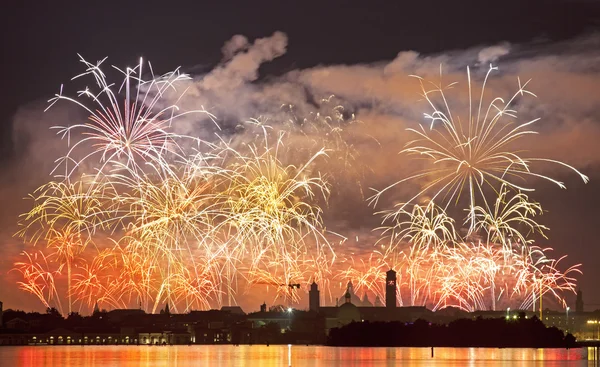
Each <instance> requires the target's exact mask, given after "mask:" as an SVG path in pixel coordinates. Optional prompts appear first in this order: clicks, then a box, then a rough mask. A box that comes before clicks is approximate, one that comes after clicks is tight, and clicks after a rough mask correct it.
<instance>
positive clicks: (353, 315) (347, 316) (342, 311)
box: [337, 303, 360, 324]
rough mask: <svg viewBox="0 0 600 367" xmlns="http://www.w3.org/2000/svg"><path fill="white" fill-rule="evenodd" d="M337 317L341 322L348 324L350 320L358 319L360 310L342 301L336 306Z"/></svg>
mask: <svg viewBox="0 0 600 367" xmlns="http://www.w3.org/2000/svg"><path fill="white" fill-rule="evenodd" d="M337 318H338V320H339V322H340V323H342V324H349V323H351V322H352V321H360V311H359V310H358V307H356V306H354V305H353V304H352V303H344V304H343V305H341V306H340V307H338V313H337Z"/></svg>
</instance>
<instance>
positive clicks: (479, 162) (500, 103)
mask: <svg viewBox="0 0 600 367" xmlns="http://www.w3.org/2000/svg"><path fill="white" fill-rule="evenodd" d="M494 70H496V68H495V67H492V66H490V69H489V70H488V72H487V74H486V76H485V79H484V81H483V87H482V89H481V94H480V96H479V99H478V100H474V99H473V98H472V93H473V87H472V83H471V74H470V71H469V69H467V75H468V89H469V113H468V116H466V117H464V118H462V119H461V118H460V117H459V116H456V115H453V114H452V111H451V109H450V103H449V102H448V99H447V97H446V94H445V92H446V91H447V90H448V89H450V88H452V87H453V86H454V85H455V84H456V83H450V84H448V85H443V84H442V83H441V82H440V84H439V85H436V84H434V83H430V85H432V86H433V87H431V88H428V85H429V84H427V83H426V82H425V81H424V80H423V79H422V78H420V77H417V78H418V79H419V82H420V83H421V90H422V95H423V97H424V98H425V100H426V101H427V103H428V104H429V105H430V106H431V108H432V112H431V113H425V114H424V115H425V118H426V119H427V120H429V121H430V124H429V126H424V125H422V124H420V125H419V127H418V128H416V129H412V128H410V129H408V131H409V132H411V133H412V134H414V135H415V139H414V140H412V141H410V142H409V143H407V145H406V147H405V148H404V149H403V150H402V151H401V152H400V153H401V154H408V155H416V156H418V157H419V158H421V159H423V160H425V161H426V163H427V166H428V167H427V168H425V169H424V170H423V171H421V172H418V173H416V174H414V175H412V176H409V177H407V178H405V179H402V180H400V181H398V182H396V183H394V184H392V185H390V186H388V187H386V188H384V189H383V190H380V191H378V192H377V193H376V194H375V195H374V196H372V197H371V203H372V204H374V205H375V204H377V202H378V201H379V200H380V198H381V196H382V195H383V194H384V193H385V192H386V191H388V190H390V189H391V188H393V187H395V186H397V185H400V184H402V183H404V182H408V181H411V180H421V181H423V182H425V185H424V187H423V188H422V189H420V190H419V192H418V193H417V194H416V195H414V196H413V197H411V198H410V199H409V200H407V201H406V202H405V203H403V204H400V205H399V208H398V213H401V212H402V211H403V210H404V209H405V207H406V205H408V204H410V203H411V202H413V201H414V200H416V199H417V198H419V197H422V196H423V195H428V197H429V198H430V200H431V201H435V202H439V203H442V202H443V203H445V207H447V205H449V204H450V203H452V202H459V200H460V198H461V195H463V194H466V195H467V196H468V208H467V209H468V215H467V222H468V224H469V230H470V231H473V230H474V229H475V224H476V213H475V208H476V207H477V206H480V207H483V208H484V209H485V211H486V212H489V211H490V205H489V203H488V199H487V198H486V191H487V190H488V189H491V190H492V191H494V192H498V190H499V187H500V186H501V185H506V186H507V187H509V188H510V189H512V190H517V191H533V189H531V188H530V187H526V186H525V185H523V184H520V183H516V181H517V180H519V182H525V181H524V180H525V179H526V178H529V177H535V178H541V179H544V180H547V181H550V182H552V183H555V184H556V185H558V186H559V187H561V188H565V186H564V184H563V183H562V182H560V181H558V180H556V179H554V178H552V177H550V176H547V175H543V174H541V173H538V172H536V171H534V170H533V169H532V166H533V165H534V164H535V163H539V162H548V163H553V164H557V165H561V166H564V167H566V168H568V169H570V170H572V171H574V172H576V173H577V174H578V175H579V176H580V177H581V178H582V180H583V181H584V182H587V181H588V177H587V176H585V175H584V174H582V173H580V172H579V171H577V170H576V169H575V168H574V167H572V166H570V165H567V164H566V163H563V162H560V161H556V160H551V159H545V158H530V157H525V156H522V155H519V154H520V152H518V151H515V150H514V149H512V147H513V146H514V144H515V142H520V143H523V139H525V138H526V137H527V136H529V135H532V134H536V132H535V131H534V130H531V128H532V126H533V125H534V124H535V123H536V122H538V121H539V120H540V119H539V118H536V119H534V120H531V121H527V122H524V123H519V122H518V121H517V111H516V110H513V109H512V108H513V105H514V104H515V103H516V100H517V97H520V96H524V95H530V96H534V97H535V95H534V94H533V93H531V92H530V91H528V90H527V89H526V87H527V84H528V82H526V83H524V84H521V82H520V80H519V85H518V89H517V92H516V93H515V94H514V95H513V96H512V97H511V98H510V99H508V101H506V102H505V101H504V99H502V98H500V97H496V98H494V99H492V100H491V102H490V103H489V104H488V105H487V106H485V105H484V103H485V85H486V83H487V81H488V77H489V76H490V74H491V73H492V72H493V71H494ZM440 74H441V73H440ZM439 105H441V106H442V107H441V108H438V107H436V106H439ZM480 202H481V204H478V203H480Z"/></svg>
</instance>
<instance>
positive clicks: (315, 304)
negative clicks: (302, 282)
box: [308, 282, 320, 312]
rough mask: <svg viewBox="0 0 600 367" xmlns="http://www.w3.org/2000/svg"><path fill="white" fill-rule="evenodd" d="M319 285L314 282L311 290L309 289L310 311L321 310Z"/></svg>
mask: <svg viewBox="0 0 600 367" xmlns="http://www.w3.org/2000/svg"><path fill="white" fill-rule="evenodd" d="M319 299H320V298H319V286H318V285H317V283H315V282H313V283H312V284H311V285H310V291H308V309H309V310H310V311H314V312H319V306H320V305H319V303H320V301H319Z"/></svg>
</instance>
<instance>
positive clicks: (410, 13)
mask: <svg viewBox="0 0 600 367" xmlns="http://www.w3.org/2000/svg"><path fill="white" fill-rule="evenodd" d="M211 3H212V4H211ZM457 4H460V5H457ZM4 9H6V11H5V12H4V14H5V15H4V17H3V20H2V22H1V25H0V26H1V27H2V32H1V34H2V37H3V42H2V45H3V52H2V69H3V70H4V81H3V88H2V99H1V101H0V119H1V125H2V135H3V136H4V142H5V144H3V147H2V149H3V152H2V153H3V157H7V155H10V150H11V146H10V141H9V140H7V133H8V132H9V131H10V127H9V126H10V117H11V115H12V114H14V112H15V111H16V109H17V107H18V106H19V105H21V104H23V103H26V102H29V101H32V100H37V99H39V98H45V97H47V96H49V95H51V94H52V93H55V92H56V91H57V88H58V86H59V85H60V84H61V83H65V82H66V81H68V79H69V78H70V77H71V76H72V75H73V70H74V69H76V68H77V65H78V60H77V57H76V54H77V53H80V54H82V55H83V56H84V57H86V58H87V59H91V60H95V59H101V58H103V57H105V56H109V57H110V61H111V62H112V63H113V64H115V65H122V64H124V63H126V62H131V60H135V59H137V58H138V57H139V56H144V57H145V58H147V59H149V60H152V62H153V64H154V65H156V68H157V69H171V68H173V67H176V66H180V65H181V66H184V67H188V68H189V67H194V66H196V65H203V64H208V65H214V64H215V63H216V62H217V61H218V60H219V59H220V56H221V55H220V48H221V46H222V44H223V42H224V41H226V40H227V39H229V38H230V37H231V36H233V35H234V34H243V35H245V36H247V37H248V38H249V39H254V38H256V37H264V36H266V35H269V34H271V33H273V32H274V31H275V30H280V31H283V32H285V33H287V35H288V37H289V39H290V44H291V46H292V47H289V51H288V52H287V54H286V55H285V56H284V57H283V58H280V59H278V60H276V61H275V62H274V63H272V64H269V65H268V66H267V68H268V69H271V70H267V72H274V73H280V72H283V71H287V70H289V69H291V68H305V67H310V66H315V65H319V64H355V63H363V62H373V61H379V60H389V59H392V58H394V56H395V55H396V54H397V53H398V51H400V50H415V51H419V52H423V53H428V52H440V51H446V50H452V49H456V48H466V47H470V46H474V45H479V44H492V43H495V42H500V41H509V42H525V41H531V40H535V39H551V40H555V41H556V40H561V39H566V38H570V37H573V36H575V35H577V34H580V33H582V32H589V31H591V30H593V29H595V27H596V26H597V25H598V22H599V17H600V2H599V1H589V0H588V1H576V0H564V1H557V0H528V1H518V0H509V1H494V2H482V1H474V0H466V1H460V2H458V3H456V4H455V2H451V1H314V2H313V1H252V2H246V1H236V2H229V1H217V2H204V1H189V2H177V1H169V2H167V3H165V2H163V1H143V2H138V1H118V2H117V1H101V2H93V3H87V2H85V3H84V2H80V1H41V2H36V4H35V5H34V4H32V3H30V2H22V1H12V0H11V1H9V2H8V4H7V3H6V2H5V3H4Z"/></svg>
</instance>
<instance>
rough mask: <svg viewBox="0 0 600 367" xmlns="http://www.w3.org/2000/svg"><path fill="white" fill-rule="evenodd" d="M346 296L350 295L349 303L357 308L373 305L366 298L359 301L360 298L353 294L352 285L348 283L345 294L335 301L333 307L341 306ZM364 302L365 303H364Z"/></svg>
mask: <svg viewBox="0 0 600 367" xmlns="http://www.w3.org/2000/svg"><path fill="white" fill-rule="evenodd" d="M346 294H350V302H351V303H352V304H353V305H355V306H358V307H368V306H373V304H372V303H371V302H370V301H369V299H368V298H365V297H363V299H362V300H361V299H360V297H359V296H358V295H357V294H356V293H355V292H354V285H352V282H351V281H350V282H348V286H347V287H346V292H345V293H344V294H343V295H342V296H341V297H340V298H338V299H337V300H336V303H335V305H336V306H341V305H342V304H343V303H344V302H345V299H346ZM364 301H366V302H364Z"/></svg>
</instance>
